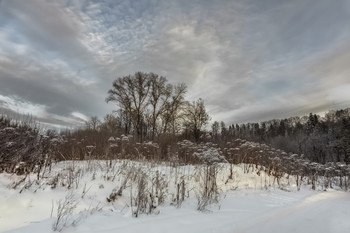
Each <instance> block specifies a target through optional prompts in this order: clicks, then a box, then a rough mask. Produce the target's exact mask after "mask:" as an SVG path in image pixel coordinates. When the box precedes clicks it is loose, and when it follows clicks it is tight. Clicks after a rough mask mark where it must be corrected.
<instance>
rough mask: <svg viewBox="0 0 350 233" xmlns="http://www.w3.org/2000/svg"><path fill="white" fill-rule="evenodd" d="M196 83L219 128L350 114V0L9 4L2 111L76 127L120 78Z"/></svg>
mask: <svg viewBox="0 0 350 233" xmlns="http://www.w3.org/2000/svg"><path fill="white" fill-rule="evenodd" d="M135 71H144V72H151V71H152V72H155V73H158V74H160V75H164V76H166V77H167V78H168V80H169V81H170V82H172V83H178V82H185V83H186V84H187V85H188V87H189V88H188V89H189V91H188V95H187V98H188V99H189V100H195V99H197V98H199V97H202V98H203V99H204V100H205V103H206V105H207V109H208V111H209V113H210V115H211V117H212V119H213V120H218V121H221V120H223V121H225V122H226V123H241V122H248V121H262V120H267V119H272V118H283V117H289V116H295V115H301V114H307V113H309V112H316V113H322V112H324V111H327V110H328V109H339V108H345V107H349V106H350V1H349V0H336V1H334V0H263V1H262V0H227V1H225V0H172V1H161V0H129V1H127V0H103V1H97V0H95V1H93V0H60V1H59V0H57V1H55V0H47V1H46V0H26V1H21V0H0V112H7V113H13V112H19V113H23V114H26V113H30V114H32V115H33V116H34V117H36V118H37V119H38V120H40V121H41V122H45V123H47V124H50V125H53V126H54V125H65V126H74V125H77V124H79V123H81V122H83V121H84V120H85V119H86V118H87V117H88V116H95V115H97V116H99V117H100V118H102V117H103V116H104V115H105V114H107V113H110V112H111V111H112V110H113V109H115V107H116V106H115V105H113V104H111V103H110V104H107V103H105V101H104V100H105V97H106V96H107V91H108V89H110V87H111V83H112V81H113V80H114V79H116V78H117V77H120V76H123V75H127V74H133V73H135Z"/></svg>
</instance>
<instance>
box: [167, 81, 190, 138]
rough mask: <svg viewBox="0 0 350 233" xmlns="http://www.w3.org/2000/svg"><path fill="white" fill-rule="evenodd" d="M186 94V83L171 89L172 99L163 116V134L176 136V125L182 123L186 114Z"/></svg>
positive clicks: (169, 100) (168, 101)
mask: <svg viewBox="0 0 350 233" xmlns="http://www.w3.org/2000/svg"><path fill="white" fill-rule="evenodd" d="M186 92H187V86H186V84H184V83H180V84H178V85H176V86H173V87H171V97H170V98H169V99H168V100H167V101H166V102H165V109H164V111H163V112H162V115H161V119H162V123H163V133H167V132H171V133H173V134H175V132H176V125H177V123H179V122H180V121H179V120H180V119H181V118H182V115H183V112H184V108H185V103H186V101H185V94H186Z"/></svg>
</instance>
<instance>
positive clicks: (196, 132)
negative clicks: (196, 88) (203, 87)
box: [185, 98, 210, 142]
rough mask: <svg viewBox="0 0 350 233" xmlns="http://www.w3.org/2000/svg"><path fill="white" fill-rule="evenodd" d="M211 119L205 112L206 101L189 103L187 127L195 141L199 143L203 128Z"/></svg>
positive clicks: (200, 100)
mask: <svg viewBox="0 0 350 233" xmlns="http://www.w3.org/2000/svg"><path fill="white" fill-rule="evenodd" d="M209 120H210V117H209V115H208V113H207V111H206V110H205V105H204V100H203V99H201V98H199V99H198V100H197V101H194V102H192V103H188V107H187V109H186V123H185V124H186V126H187V127H188V128H190V130H191V132H192V135H193V137H194V140H195V141H196V142H198V141H199V139H200V136H201V132H202V128H203V127H204V126H205V125H206V124H208V122H209Z"/></svg>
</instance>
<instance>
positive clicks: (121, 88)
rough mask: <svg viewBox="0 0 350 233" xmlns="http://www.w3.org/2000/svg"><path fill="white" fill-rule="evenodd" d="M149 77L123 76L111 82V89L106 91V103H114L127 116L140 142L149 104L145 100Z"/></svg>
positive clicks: (142, 74)
mask: <svg viewBox="0 0 350 233" xmlns="http://www.w3.org/2000/svg"><path fill="white" fill-rule="evenodd" d="M148 77H149V75H148V74H146V73H142V72H136V73H135V74H134V75H133V76H130V75H129V76H124V77H121V78H118V79H116V80H115V81H114V82H113V89H110V90H109V91H108V94H109V95H108V97H107V98H106V101H107V102H110V101H114V102H117V103H118V104H119V106H120V107H121V108H122V109H123V110H124V111H125V114H127V118H128V119H130V120H131V122H132V125H133V127H134V132H135V133H136V136H138V137H139V140H140V141H142V136H143V126H144V114H145V109H146V108H147V106H148V104H149V102H148V100H147V97H148V93H149V91H150V81H149V78H148Z"/></svg>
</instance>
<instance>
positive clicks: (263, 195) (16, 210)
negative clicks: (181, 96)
mask: <svg viewBox="0 0 350 233" xmlns="http://www.w3.org/2000/svg"><path fill="white" fill-rule="evenodd" d="M247 168H248V165H239V166H234V168H233V174H234V176H233V177H232V179H228V178H227V177H228V176H229V172H230V169H229V166H228V165H221V166H220V168H219V173H218V176H217V185H218V188H219V190H220V201H219V203H217V204H212V205H210V206H208V208H207V210H206V211H202V212H200V211H198V210H197V201H198V195H199V194H200V190H201V182H202V181H201V177H202V176H201V173H200V172H201V171H202V170H201V169H202V168H199V167H194V166H182V167H171V166H166V165H162V166H159V165H154V164H148V163H134V162H127V161H117V162H114V164H112V168H111V169H107V162H105V161H92V162H90V163H88V162H74V163H73V162H61V163H58V164H55V165H54V166H53V168H52V171H51V172H50V173H49V171H46V173H45V174H44V178H42V179H40V180H39V182H36V181H35V180H36V177H35V175H31V176H30V177H27V179H26V181H25V182H23V183H20V184H19V185H18V186H17V187H16V188H15V189H13V188H9V186H12V187H13V185H14V184H15V182H18V180H20V179H21V178H23V177H17V176H15V175H10V174H0V194H1V195H0V232H29V233H30V232H35V233H41V232H52V231H53V230H52V225H53V223H55V222H56V220H57V207H58V202H59V201H61V203H62V201H63V200H64V198H66V197H71V201H72V202H73V204H76V208H73V212H72V214H71V215H69V216H68V217H69V218H68V219H67V222H66V223H67V224H66V226H64V227H63V230H62V232H72V233H73V232H77V233H83V232H84V233H88V232H105V233H109V232H111V233H112V232H123V233H129V232H152V233H158V232H159V233H164V232H191V233H193V232H201V233H206V232H227V233H229V232H230V233H233V232H234V233H238V232H246V233H253V232H260V233H265V232H266V233H271V232H284V233H288V232H308V233H314V232H315V233H316V232H317V233H322V232H325V233H326V232H332V233H338V232H339V233H345V232H350V221H349V219H350V207H349V206H350V193H348V192H343V191H337V190H332V189H327V190H326V191H311V190H310V188H309V187H308V186H305V187H302V188H301V191H296V187H295V185H294V183H295V181H294V180H293V177H288V178H287V177H284V178H282V179H281V180H279V182H278V183H279V184H278V183H277V181H276V179H274V178H273V177H270V176H268V175H267V174H265V173H264V172H261V171H260V172H258V171H259V168H255V167H253V166H251V167H250V168H249V172H244V170H246V171H248V170H247ZM130 170H134V171H137V173H140V172H144V173H142V174H143V175H147V176H148V177H149V178H150V179H149V180H154V177H155V174H158V173H159V174H160V177H162V178H163V181H164V183H166V188H165V189H164V190H166V191H165V192H166V195H165V201H164V203H163V204H162V205H160V206H159V207H157V210H158V211H159V214H158V211H157V212H155V213H152V214H142V215H139V216H138V217H137V218H135V217H132V211H133V209H134V207H133V208H131V206H130V200H131V198H130V197H131V196H135V192H136V190H135V188H136V186H134V185H133V182H134V183H135V182H136V183H137V181H131V180H132V179H131V180H130V181H129V182H128V184H127V185H126V187H125V189H124V190H123V195H122V196H121V197H118V199H117V200H116V201H115V202H107V201H106V198H107V197H108V196H109V195H110V194H111V193H112V191H113V189H118V188H119V187H120V185H121V184H122V183H123V181H124V180H125V177H127V174H128V173H127V172H126V171H130ZM71 175H73V179H71V178H72V176H71ZM55 177H59V179H58V180H59V182H58V183H57V185H56V186H55V185H53V184H52V183H53V180H54V178H55ZM180 180H184V181H185V183H186V187H187V191H186V198H185V200H184V202H183V203H182V205H181V206H180V207H178V206H175V205H172V203H173V202H174V201H173V199H174V193H175V191H176V187H177V184H178V183H179V181H180ZM69 184H70V185H71V188H70V189H67V186H68V185H69ZM150 185H152V184H150ZM281 188H282V189H283V190H281Z"/></svg>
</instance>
